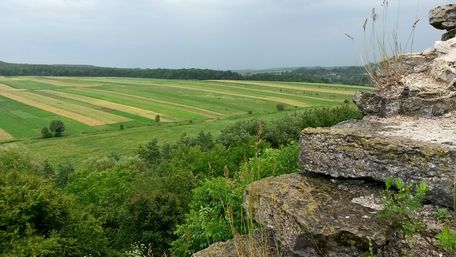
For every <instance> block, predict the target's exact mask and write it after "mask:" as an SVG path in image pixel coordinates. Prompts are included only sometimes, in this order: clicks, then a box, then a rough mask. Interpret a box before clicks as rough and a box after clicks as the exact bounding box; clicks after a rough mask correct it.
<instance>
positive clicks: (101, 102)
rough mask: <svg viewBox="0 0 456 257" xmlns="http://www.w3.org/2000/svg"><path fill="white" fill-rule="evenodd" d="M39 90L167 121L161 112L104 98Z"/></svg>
mask: <svg viewBox="0 0 456 257" xmlns="http://www.w3.org/2000/svg"><path fill="white" fill-rule="evenodd" d="M41 92H45V93H47V94H50V95H55V96H60V97H65V98H69V99H73V100H77V101H80V102H84V103H88V104H92V105H95V106H100V107H104V108H108V109H111V110H116V111H122V112H126V113H130V114H134V115H137V116H141V117H144V118H148V119H151V120H153V119H155V116H156V115H157V114H159V115H160V117H161V121H168V120H167V119H166V116H164V115H163V114H160V113H156V112H153V111H149V110H144V109H141V108H136V107H132V106H128V105H124V104H118V103H113V102H108V101H105V100H101V99H96V98H92V97H87V96H82V95H75V94H70V93H64V92H58V91H54V90H41Z"/></svg>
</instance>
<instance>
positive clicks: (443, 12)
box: [429, 4, 456, 30]
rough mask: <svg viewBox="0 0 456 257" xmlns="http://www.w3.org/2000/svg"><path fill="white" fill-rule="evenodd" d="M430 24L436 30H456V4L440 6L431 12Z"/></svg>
mask: <svg viewBox="0 0 456 257" xmlns="http://www.w3.org/2000/svg"><path fill="white" fill-rule="evenodd" d="M429 23H430V24H431V25H432V26H434V27H435V28H436V29H446V30H450V29H454V28H456V4H448V5H443V6H438V7H436V8H434V9H432V10H431V11H430V12H429Z"/></svg>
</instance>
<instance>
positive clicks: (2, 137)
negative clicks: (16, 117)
mask: <svg viewBox="0 0 456 257" xmlns="http://www.w3.org/2000/svg"><path fill="white" fill-rule="evenodd" d="M11 139H14V138H13V136H11V135H10V134H8V132H6V131H4V130H3V129H1V128H0V141H7V140H11Z"/></svg>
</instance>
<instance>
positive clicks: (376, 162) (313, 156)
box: [300, 120, 456, 207]
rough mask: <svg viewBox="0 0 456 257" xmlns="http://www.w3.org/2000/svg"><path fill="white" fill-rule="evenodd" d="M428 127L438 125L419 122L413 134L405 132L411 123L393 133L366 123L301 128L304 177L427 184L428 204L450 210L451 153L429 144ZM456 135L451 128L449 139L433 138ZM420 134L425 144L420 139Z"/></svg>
mask: <svg viewBox="0 0 456 257" xmlns="http://www.w3.org/2000/svg"><path fill="white" fill-rule="evenodd" d="M429 122H438V121H436V120H423V121H422V124H421V123H417V124H418V125H416V126H418V127H414V128H413V129H410V128H408V129H405V127H407V126H409V125H410V124H406V123H402V124H401V123H399V124H397V127H398V130H397V131H395V130H394V128H393V127H392V126H391V127H389V126H388V125H389V124H388V121H384V122H372V121H366V120H365V121H352V122H346V123H343V124H341V125H339V126H336V127H333V128H309V129H305V130H304V131H303V132H302V134H301V154H300V164H301V166H302V168H303V169H304V170H305V171H307V172H312V173H319V174H324V175H328V176H331V177H336V178H369V179H373V180H376V181H385V180H386V179H387V178H388V177H393V178H402V179H404V180H405V181H406V182H407V183H412V182H418V181H426V182H427V183H428V184H429V188H430V192H429V194H428V199H429V200H431V201H432V202H433V203H435V204H441V205H445V206H448V207H452V206H453V199H454V172H455V171H456V149H455V147H451V146H450V145H447V144H442V143H433V142H434V141H433V140H432V139H433V138H432V135H431V134H430V131H427V130H426V129H427V127H426V126H427V125H429V124H427V123H429ZM401 126H402V130H401V129H400V128H401ZM442 126H443V125H442ZM450 126H451V125H450ZM420 127H422V128H420ZM437 127H439V126H437ZM455 132H456V131H455V130H453V129H451V128H450V130H449V132H447V133H448V134H446V135H445V134H443V135H441V134H438V135H436V138H438V140H440V141H445V140H448V139H449V140H450V141H452V142H453V141H456V136H455ZM420 133H421V134H422V136H423V137H425V139H422V140H421V138H419V136H420V135H419V134H420ZM414 134H416V135H414ZM414 136H415V137H417V139H416V140H414V139H413V137H414ZM418 139H420V140H418Z"/></svg>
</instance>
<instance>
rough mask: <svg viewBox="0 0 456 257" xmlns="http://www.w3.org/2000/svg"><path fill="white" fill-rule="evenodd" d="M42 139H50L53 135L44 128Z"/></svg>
mask: <svg viewBox="0 0 456 257" xmlns="http://www.w3.org/2000/svg"><path fill="white" fill-rule="evenodd" d="M41 137H42V138H50V137H52V133H51V132H49V129H48V128H46V127H44V128H42V129H41Z"/></svg>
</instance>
